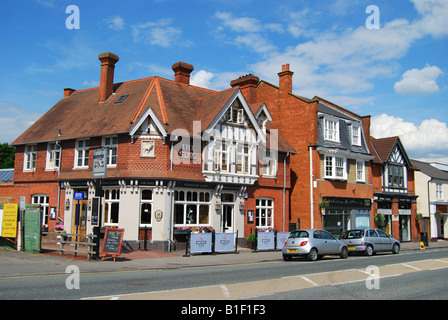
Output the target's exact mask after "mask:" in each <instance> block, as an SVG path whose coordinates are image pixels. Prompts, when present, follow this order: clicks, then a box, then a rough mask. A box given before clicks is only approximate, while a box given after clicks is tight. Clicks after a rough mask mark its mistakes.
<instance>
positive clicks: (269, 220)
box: [255, 198, 274, 228]
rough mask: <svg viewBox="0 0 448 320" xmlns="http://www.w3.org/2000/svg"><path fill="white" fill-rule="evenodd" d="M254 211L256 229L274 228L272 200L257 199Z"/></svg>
mask: <svg viewBox="0 0 448 320" xmlns="http://www.w3.org/2000/svg"><path fill="white" fill-rule="evenodd" d="M255 209H256V212H255V218H256V227H257V228H269V227H273V226H274V199H272V198H257V200H256V206H255Z"/></svg>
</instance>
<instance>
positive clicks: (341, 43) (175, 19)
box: [0, 0, 448, 163]
mask: <svg viewBox="0 0 448 320" xmlns="http://www.w3.org/2000/svg"><path fill="white" fill-rule="evenodd" d="M105 3H107V5H106V4H105ZM69 5H76V6H77V7H78V8H79V12H80V16H79V17H80V19H79V21H80V25H79V29H68V28H67V27H66V20H67V18H69V17H70V16H71V14H70V13H66V8H67V7H68V6H69ZM369 5H376V6H377V7H378V9H379V18H380V20H379V22H380V23H379V29H370V28H367V27H366V20H367V19H368V18H369V17H370V16H371V14H372V13H371V12H369V13H366V8H367V7H368V6H369ZM0 16H1V19H0V30H1V31H0V32H1V39H2V50H0V70H1V72H0V111H1V114H2V116H1V118H0V126H1V127H2V130H1V132H0V142H8V143H11V142H12V141H13V140H14V139H15V138H17V137H18V136H19V135H20V134H21V133H22V132H23V131H25V130H26V129H27V128H28V127H29V126H30V125H31V124H32V123H33V122H34V121H36V120H37V119H38V118H39V117H40V116H42V115H43V114H44V113H45V112H46V111H48V110H49V109H50V108H51V107H52V106H53V105H54V104H55V103H56V102H57V101H58V100H59V99H61V97H62V94H63V88H66V87H70V88H74V89H78V90H79V89H84V88H90V87H95V86H98V84H99V74H100V64H99V60H98V58H97V57H98V54H99V53H101V52H106V51H111V52H113V53H115V54H117V55H118V56H119V57H120V61H119V62H118V64H117V66H116V69H115V81H116V82H121V81H127V80H134V79H139V78H145V77H149V76H153V75H158V76H161V77H165V78H168V79H172V78H173V72H172V70H171V65H172V64H173V63H175V62H178V61H184V62H187V63H190V64H192V65H194V67H195V70H194V72H193V74H192V83H193V84H196V85H199V86H205V87H209V88H211V89H217V90H221V89H226V88H228V87H229V84H230V81H231V80H233V79H235V78H237V77H239V76H241V75H244V74H248V73H254V74H256V75H257V76H259V77H260V78H261V79H264V80H267V81H269V82H271V83H273V84H278V76H277V73H278V72H280V71H281V66H282V64H285V63H289V64H290V65H291V70H292V71H294V72H295V74H294V80H293V86H294V92H295V93H296V94H298V95H302V96H305V97H309V98H312V97H314V96H320V97H322V98H325V99H327V100H330V101H332V102H334V103H336V104H338V105H340V106H342V107H345V108H347V109H349V110H352V111H354V112H356V113H358V114H359V115H371V116H372V127H371V133H372V135H373V136H375V137H378V138H381V137H387V136H395V135H399V136H400V138H401V140H402V142H403V143H404V145H405V148H406V150H407V152H408V155H409V156H410V157H412V158H416V159H422V160H428V161H438V162H443V163H448V128H447V123H448V64H447V60H448V56H447V49H448V19H447V17H448V1H447V0H394V1H387V0H369V1H364V0H334V1H329V0H314V1H305V0H294V1H281V2H278V1H265V0H259V1H251V0H239V1H234V0H221V1H219V0H188V1H177V0H153V1H151V0H147V1H143V0H129V1H126V2H123V1H117V0H108V1H107V2H104V1H83V0H78V1H77V0H70V1H64V0H3V1H2V10H1V11H0ZM374 21H375V20H374Z"/></svg>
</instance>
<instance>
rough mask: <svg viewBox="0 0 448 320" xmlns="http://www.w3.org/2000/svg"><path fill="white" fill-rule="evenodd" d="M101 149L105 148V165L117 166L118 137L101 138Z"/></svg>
mask: <svg viewBox="0 0 448 320" xmlns="http://www.w3.org/2000/svg"><path fill="white" fill-rule="evenodd" d="M103 147H107V148H108V149H107V150H108V152H107V165H108V166H116V165H117V150H118V137H105V138H103Z"/></svg>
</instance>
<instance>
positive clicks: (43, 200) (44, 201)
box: [31, 194, 50, 227]
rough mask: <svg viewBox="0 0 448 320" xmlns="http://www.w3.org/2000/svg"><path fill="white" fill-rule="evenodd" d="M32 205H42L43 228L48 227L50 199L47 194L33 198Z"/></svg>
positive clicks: (36, 195)
mask: <svg viewBox="0 0 448 320" xmlns="http://www.w3.org/2000/svg"><path fill="white" fill-rule="evenodd" d="M31 203H32V204H40V207H41V209H42V226H43V227H48V212H49V205H50V197H49V196H48V195H47V194H35V195H33V196H32V197H31Z"/></svg>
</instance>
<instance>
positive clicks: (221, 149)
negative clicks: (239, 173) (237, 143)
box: [213, 140, 230, 172]
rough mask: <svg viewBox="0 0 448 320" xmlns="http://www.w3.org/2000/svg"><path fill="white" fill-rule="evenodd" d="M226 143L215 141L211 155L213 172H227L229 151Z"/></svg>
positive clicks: (228, 144)
mask: <svg viewBox="0 0 448 320" xmlns="http://www.w3.org/2000/svg"><path fill="white" fill-rule="evenodd" d="M229 149H230V143H229V142H228V141H221V140H216V141H215V146H214V153H213V163H214V170H215V171H223V172H228V171H229V151H230V150H229Z"/></svg>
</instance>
